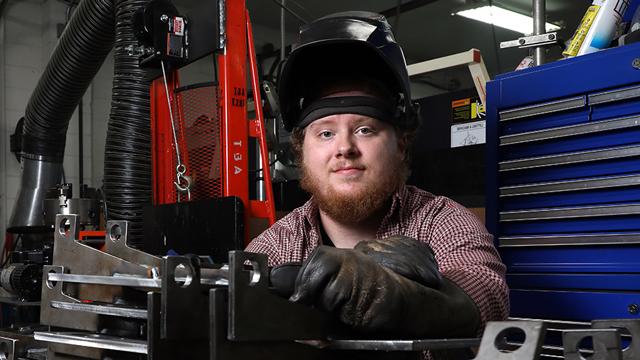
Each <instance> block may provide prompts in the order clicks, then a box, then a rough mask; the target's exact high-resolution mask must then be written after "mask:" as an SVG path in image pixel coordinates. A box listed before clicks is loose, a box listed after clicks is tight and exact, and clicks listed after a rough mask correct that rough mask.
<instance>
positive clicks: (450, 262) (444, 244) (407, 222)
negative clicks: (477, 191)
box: [246, 185, 509, 326]
mask: <svg viewBox="0 0 640 360" xmlns="http://www.w3.org/2000/svg"><path fill="white" fill-rule="evenodd" d="M319 222H320V221H319V216H318V207H317V205H316V204H315V203H314V202H313V199H311V200H309V201H308V202H307V203H306V204H304V205H303V206H301V207H299V208H297V209H295V210H293V211H292V212H291V213H289V214H288V215H287V216H285V217H284V218H282V219H280V220H279V221H278V222H276V223H275V224H274V225H273V226H271V227H270V228H269V229H267V230H266V231H265V232H263V233H262V234H260V235H259V236H258V237H256V238H255V239H253V241H251V243H250V244H249V246H248V247H247V248H246V250H247V251H251V252H258V253H264V254H267V255H268V256H269V265H270V266H275V265H279V264H282V263H286V262H302V261H303V260H304V259H306V258H307V257H308V256H309V255H310V254H311V252H312V251H313V249H315V248H316V247H317V246H318V245H320V244H322V239H321V235H320V224H319ZM393 235H404V236H408V237H411V238H414V239H418V240H420V241H423V242H425V243H427V244H429V246H431V248H432V249H433V252H434V253H435V256H436V260H437V262H438V266H439V268H440V272H441V273H442V275H443V276H444V277H446V278H448V279H449V280H451V281H453V282H454V283H456V284H457V285H458V286H459V287H461V288H462V289H463V290H464V291H465V292H466V293H467V294H468V295H469V296H470V297H471V298H472V299H473V301H474V302H475V303H476V305H477V306H478V309H479V311H480V317H481V319H482V324H483V326H484V324H485V323H486V322H487V321H493V320H504V319H506V318H507V316H508V314H509V289H508V288H507V285H506V282H505V277H504V273H505V266H504V264H503V263H502V261H501V260H500V256H499V255H498V252H497V251H496V248H495V247H494V245H493V236H492V235H491V234H489V232H488V231H487V229H486V228H485V227H484V225H482V223H481V222H480V221H479V219H478V218H477V217H476V216H475V215H474V214H473V213H471V212H470V211H469V210H467V209H466V208H465V207H463V206H462V205H460V204H458V203H456V202H454V201H453V200H451V199H448V198H446V197H443V196H435V195H433V194H431V193H428V192H426V191H423V190H420V189H418V188H416V187H414V186H408V185H407V186H403V187H402V188H400V189H399V190H398V191H397V192H396V193H395V194H394V195H393V201H392V204H391V207H390V209H389V212H388V213H387V214H386V215H385V217H384V218H383V220H382V223H381V224H380V228H378V231H377V233H376V238H379V239H382V238H386V237H389V236H393Z"/></svg>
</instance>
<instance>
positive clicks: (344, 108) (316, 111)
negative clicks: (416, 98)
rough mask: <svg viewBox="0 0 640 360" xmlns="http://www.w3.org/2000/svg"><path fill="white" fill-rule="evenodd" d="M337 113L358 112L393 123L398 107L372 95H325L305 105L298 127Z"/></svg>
mask: <svg viewBox="0 0 640 360" xmlns="http://www.w3.org/2000/svg"><path fill="white" fill-rule="evenodd" d="M337 114H358V115H364V116H369V117H372V118H374V119H378V120H380V121H384V122H389V123H391V122H392V121H393V119H394V118H395V117H396V116H397V108H396V107H395V106H393V105H391V104H390V103H389V102H386V101H383V100H381V99H378V98H375V97H371V96H332V97H325V98H321V99H317V100H315V101H313V102H312V103H311V104H309V105H306V106H304V109H303V110H302V112H301V114H300V121H299V122H298V124H297V125H296V127H300V128H304V127H306V126H307V125H309V124H311V123H312V122H314V121H315V120H318V119H320V118H323V117H326V116H330V115H337Z"/></svg>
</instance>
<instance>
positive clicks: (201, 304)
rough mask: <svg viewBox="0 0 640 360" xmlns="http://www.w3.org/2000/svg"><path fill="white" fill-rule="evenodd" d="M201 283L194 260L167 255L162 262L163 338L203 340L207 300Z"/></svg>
mask: <svg viewBox="0 0 640 360" xmlns="http://www.w3.org/2000/svg"><path fill="white" fill-rule="evenodd" d="M206 289H208V287H206V286H203V285H201V283H200V265H199V263H198V259H197V258H196V257H184V256H168V257H165V258H164V259H163V268H162V297H161V309H162V311H161V317H160V321H161V327H160V337H161V338H162V339H168V340H175V339H206V338H207V328H208V323H207V321H203V318H205V319H206V317H207V309H208V303H209V299H208V297H207V295H208V294H207V292H206Z"/></svg>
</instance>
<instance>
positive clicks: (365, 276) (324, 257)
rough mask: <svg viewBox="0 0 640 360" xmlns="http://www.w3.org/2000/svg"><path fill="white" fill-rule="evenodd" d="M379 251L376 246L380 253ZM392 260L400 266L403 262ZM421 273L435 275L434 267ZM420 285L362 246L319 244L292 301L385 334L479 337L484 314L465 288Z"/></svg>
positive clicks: (445, 282)
mask: <svg viewBox="0 0 640 360" xmlns="http://www.w3.org/2000/svg"><path fill="white" fill-rule="evenodd" d="M387 250H388V249H387ZM380 253H381V252H379V251H377V250H376V256H378V255H380ZM391 253H392V254H395V255H397V253H394V252H391ZM378 257H379V256H378ZM393 258H394V259H395V260H397V263H396V264H395V265H399V264H400V263H401V262H402V261H401V260H400V259H401V257H397V256H394V257H393ZM394 262H395V261H386V263H388V264H392V263H394ZM427 262H428V261H427ZM434 263H435V262H434ZM395 265H392V266H395ZM436 269H437V268H436ZM412 271H413V270H411V271H409V273H411V272H412ZM419 273H422V274H423V275H424V274H429V275H428V276H426V277H425V278H423V280H425V279H432V274H433V273H432V272H431V271H427V272H419ZM413 275H415V273H414V274H413ZM423 275H420V277H422V276H423ZM412 277H415V276H412ZM430 281H431V280H430ZM421 283H422V281H421ZM421 283H418V282H416V281H414V280H411V279H409V278H407V277H405V276H403V275H399V274H398V273H396V272H395V271H393V270H391V268H390V267H386V266H383V265H380V264H379V263H378V261H376V259H375V257H371V256H369V255H367V254H365V253H364V252H362V251H360V250H356V249H353V250H350V249H336V248H333V247H327V246H319V247H318V248H316V249H315V250H314V252H313V253H312V254H311V256H309V258H308V259H307V260H306V261H305V262H304V263H303V265H302V268H301V270H300V272H299V273H298V276H297V278H296V282H295V292H294V294H293V295H292V296H291V297H290V299H289V300H290V301H293V302H298V303H302V304H307V305H313V306H316V307H318V308H320V309H322V310H325V311H328V312H331V313H333V314H335V315H336V316H338V318H339V319H340V320H341V321H342V322H343V323H345V324H347V325H350V326H351V327H353V328H354V329H355V330H358V331H361V332H365V333H375V334H376V336H380V337H387V336H392V337H397V338H422V337H449V336H473V335H475V331H476V329H477V326H478V324H479V313H478V310H477V308H476V306H475V304H474V303H473V301H472V300H471V299H470V298H469V297H468V295H467V294H466V293H465V292H464V291H462V289H460V288H459V287H457V286H456V285H455V284H453V283H451V282H450V281H448V280H447V279H444V278H443V279H442V280H441V284H440V286H439V289H434V288H431V287H427V286H425V285H422V284H421ZM431 283H433V282H431Z"/></svg>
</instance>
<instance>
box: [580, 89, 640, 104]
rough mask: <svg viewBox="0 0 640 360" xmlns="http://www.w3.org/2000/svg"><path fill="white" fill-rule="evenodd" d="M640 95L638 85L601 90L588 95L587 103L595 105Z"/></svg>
mask: <svg viewBox="0 0 640 360" xmlns="http://www.w3.org/2000/svg"><path fill="white" fill-rule="evenodd" d="M637 97H640V86H633V87H628V88H624V89H616V90H610V91H603V92H599V93H595V94H590V95H589V105H597V104H603V103H608V102H614V101H622V100H628V99H633V98H637Z"/></svg>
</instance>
